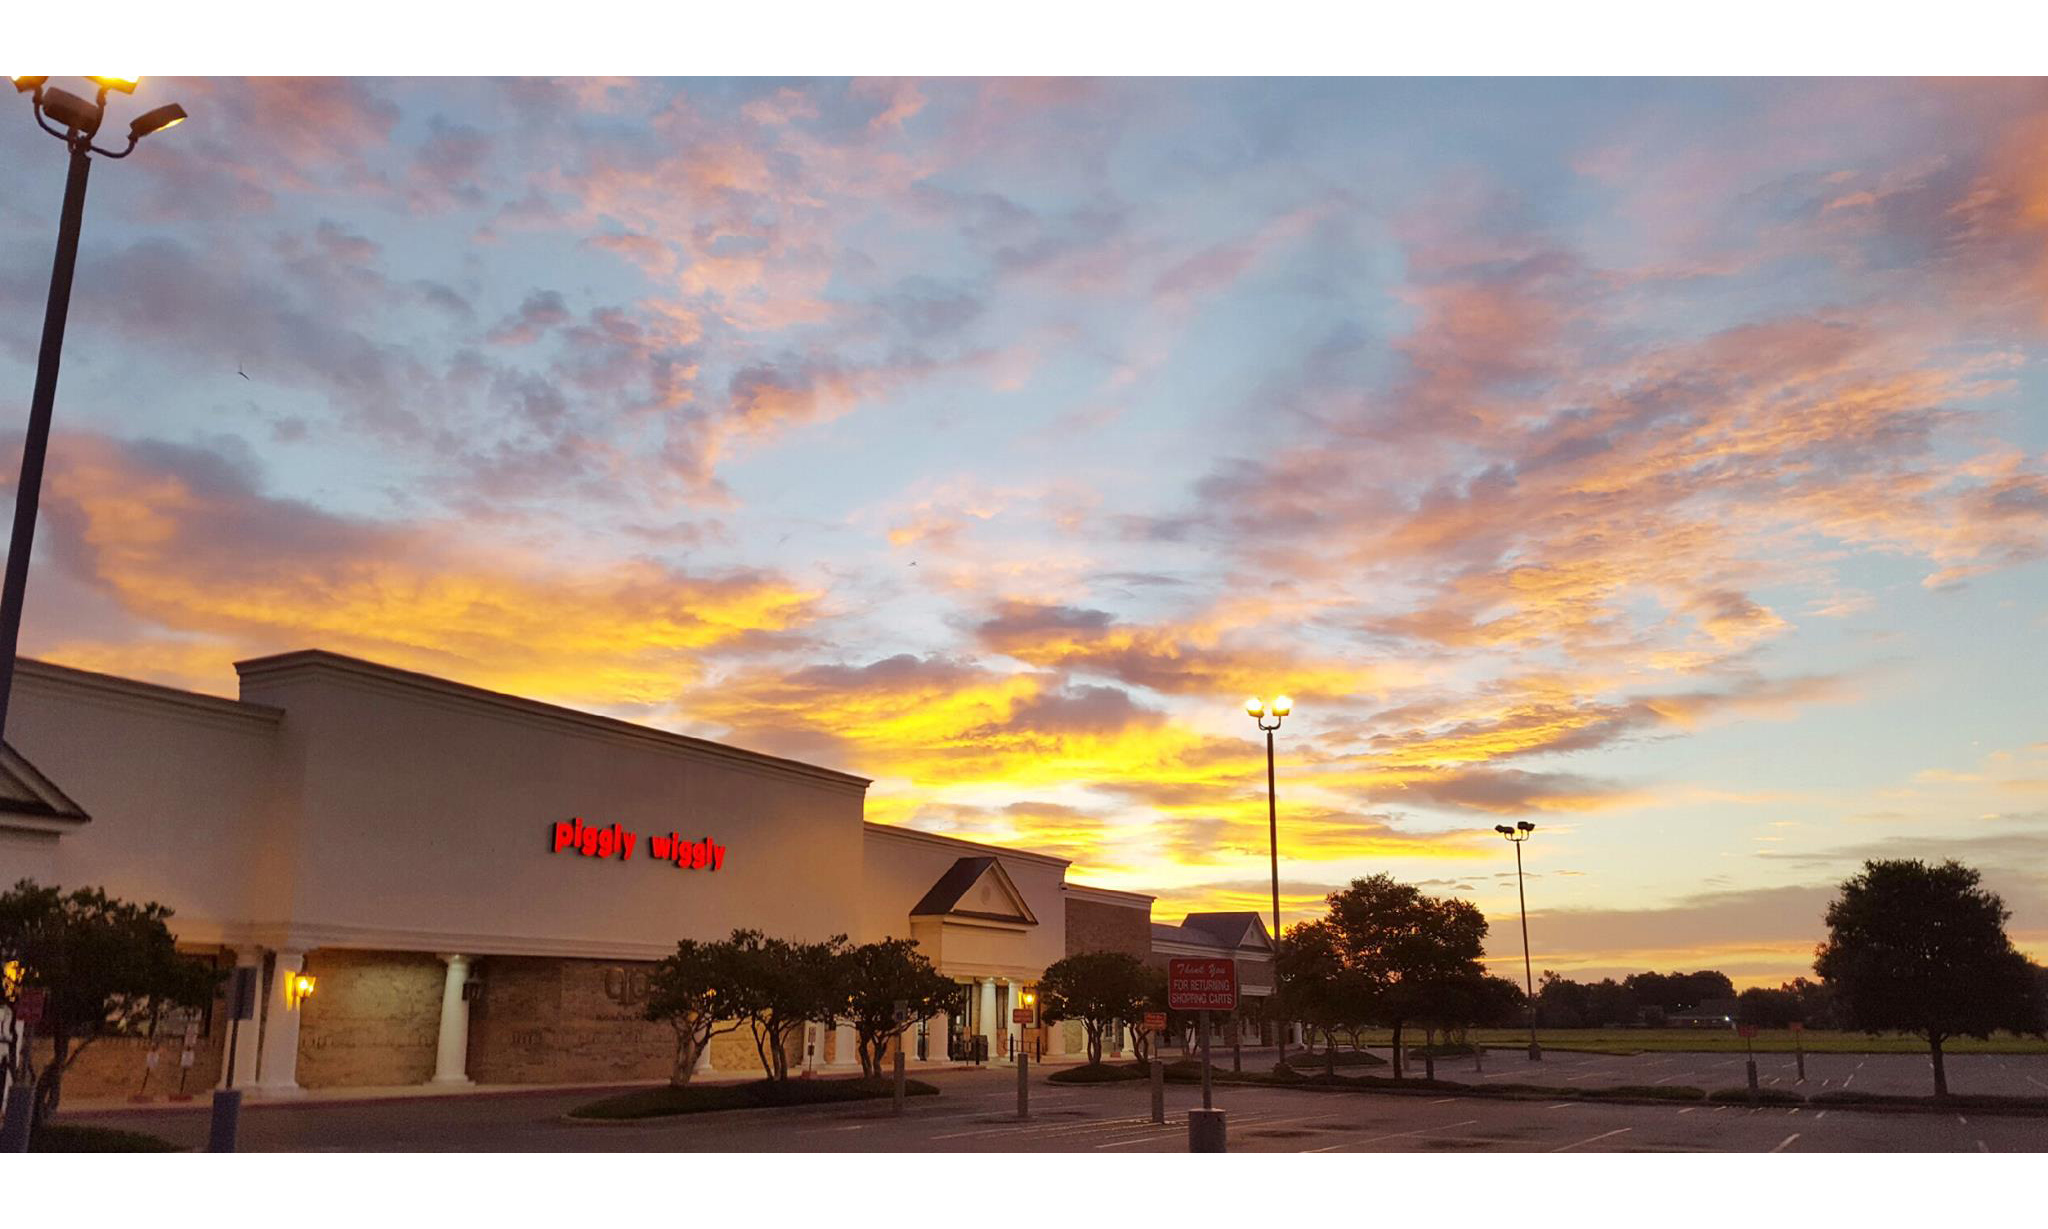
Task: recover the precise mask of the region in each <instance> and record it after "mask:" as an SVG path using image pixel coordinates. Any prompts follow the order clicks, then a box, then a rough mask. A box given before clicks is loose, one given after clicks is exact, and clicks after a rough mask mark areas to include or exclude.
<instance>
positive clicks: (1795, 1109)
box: [1785, 1105, 1799, 1118]
mask: <svg viewBox="0 0 2048 1229" xmlns="http://www.w3.org/2000/svg"><path fill="white" fill-rule="evenodd" d="M1798 1112H1799V1107H1798V1106H1796V1105H1795V1106H1793V1107H1792V1108H1791V1109H1790V1110H1787V1111H1786V1113H1785V1117H1787V1118H1790V1117H1791V1116H1792V1115H1794V1114H1796V1113H1798Z"/></svg>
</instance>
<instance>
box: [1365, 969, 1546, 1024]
mask: <svg viewBox="0 0 2048 1229" xmlns="http://www.w3.org/2000/svg"><path fill="white" fill-rule="evenodd" d="M1394 993H1395V994H1397V995H1402V996H1405V997H1406V998H1407V999H1408V1001H1409V1004H1410V1006H1409V1008H1408V1010H1409V1012H1410V1014H1411V1016H1412V1018H1413V1019H1414V1020H1415V1022H1416V1023H1417V1024H1420V1025H1422V1026H1423V1027H1425V1028H1427V1029H1429V1030H1430V1031H1431V1033H1435V1032H1437V1031H1442V1032H1445V1033H1457V1034H1462V1033H1464V1032H1465V1031H1466V1030H1468V1029H1470V1028H1473V1027H1475V1026H1476V1027H1479V1028H1501V1027H1505V1026H1507V1025H1511V1024H1519V1023H1522V1022H1523V1021H1525V1020H1527V1019H1528V1018H1529V1017H1528V1007H1527V1004H1528V997H1527V996H1526V995H1525V994H1523V992H1522V988H1521V987H1520V986H1518V985H1516V984H1515V983H1514V982H1512V981H1509V980H1508V979H1507V978H1505V977H1494V976H1492V975H1491V974H1487V973H1476V972H1470V973H1461V974H1458V975H1457V976H1455V977H1446V978H1436V979H1431V980H1427V981H1416V982H1408V983H1405V984H1403V985H1401V986H1398V987H1396V988H1395V991H1394ZM1431 1040H1432V1041H1434V1037H1432V1038H1431Z"/></svg>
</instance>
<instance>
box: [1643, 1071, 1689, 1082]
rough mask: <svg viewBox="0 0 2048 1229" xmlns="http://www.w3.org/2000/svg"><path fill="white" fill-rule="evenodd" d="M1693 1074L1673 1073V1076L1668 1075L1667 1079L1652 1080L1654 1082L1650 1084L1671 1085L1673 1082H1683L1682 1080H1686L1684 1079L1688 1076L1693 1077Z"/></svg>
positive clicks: (1685, 1072) (1684, 1072)
mask: <svg viewBox="0 0 2048 1229" xmlns="http://www.w3.org/2000/svg"><path fill="white" fill-rule="evenodd" d="M1691 1074H1692V1072H1690V1071H1679V1072H1675V1073H1673V1074H1671V1075H1667V1076H1665V1077H1664V1078H1663V1079H1661V1080H1652V1081H1650V1082H1651V1083H1652V1084H1666V1083H1669V1082H1671V1081H1672V1080H1682V1079H1684V1078H1685V1077H1686V1076H1688V1075H1691Z"/></svg>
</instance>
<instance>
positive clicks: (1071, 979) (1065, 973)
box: [1038, 952, 1158, 1065]
mask: <svg viewBox="0 0 2048 1229" xmlns="http://www.w3.org/2000/svg"><path fill="white" fill-rule="evenodd" d="M1157 972H1158V970H1156V969H1151V968H1148V967H1146V965H1145V962H1144V961H1142V960H1140V959H1138V958H1137V957H1136V956H1133V955H1130V954H1129V953H1126V952H1078V953H1076V954H1074V955H1072V956H1068V957H1066V958H1065V959H1063V960H1058V961H1055V962H1054V963H1053V964H1052V965H1051V966H1050V967H1048V968H1047V969H1046V970H1045V976H1043V977H1041V978H1039V980H1038V1008H1039V1012H1040V1014H1042V1015H1043V1016H1044V1017H1045V1018H1046V1019H1047V1020H1050V1021H1055V1022H1057V1021H1060V1020H1079V1021H1080V1022H1081V1027H1082V1029H1083V1030H1085V1031H1086V1033H1087V1035H1088V1062H1089V1063H1090V1064H1091V1065H1093V1064H1099V1063H1101V1062H1102V1036H1103V1033H1104V1032H1106V1031H1107V1030H1108V1029H1109V1028H1110V1027H1111V1026H1112V1025H1114V1024H1115V1023H1116V1022H1117V1021H1119V1020H1126V1021H1134V1022H1135V1021H1136V1020H1138V1019H1139V1018H1140V1017H1141V1016H1143V1015H1144V1013H1145V1012H1146V1011H1147V1010H1148V1009H1149V1007H1150V1004H1151V1002H1152V994H1153V990H1154V981H1155V980H1156V978H1155V975H1156V974H1157Z"/></svg>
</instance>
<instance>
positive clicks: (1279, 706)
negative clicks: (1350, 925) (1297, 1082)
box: [1244, 696, 1294, 1067]
mask: <svg viewBox="0 0 2048 1229" xmlns="http://www.w3.org/2000/svg"><path fill="white" fill-rule="evenodd" d="M1244 711H1245V713H1246V715H1248V716H1249V717H1250V718H1251V719H1252V720H1253V721H1255V722H1257V723H1258V726H1259V728H1260V729H1261V730H1264V731H1265V732H1266V841H1267V845H1266V848H1267V852H1268V854H1269V855H1270V857H1271V859H1272V863H1273V935H1272V938H1273V1002H1274V1005H1275V1006H1280V1005H1281V998H1280V806H1279V803H1278V802H1277V801H1276V797H1275V793H1274V789H1273V732H1274V731H1275V730H1278V729H1279V728H1280V723H1281V722H1282V721H1283V720H1285V719H1286V717H1287V715H1288V714H1289V713H1291V712H1293V711H1294V701H1292V700H1290V699H1288V698H1287V697H1286V696H1274V697H1273V702H1272V703H1271V704H1268V703H1266V702H1265V701H1264V700H1262V699H1260V698H1259V697H1258V696H1253V697H1252V698H1251V699H1249V700H1246V701H1245V702H1244ZM1269 723H1270V724H1269ZM1273 1033H1274V1040H1275V1041H1276V1042H1277V1043H1278V1045H1279V1047H1280V1055H1279V1058H1278V1060H1277V1061H1276V1063H1275V1064H1274V1065H1275V1066H1276V1067H1285V1066H1286V1065H1287V1013H1286V1011H1285V1009H1284V1007H1283V1008H1282V1010H1280V1011H1278V1012H1276V1013H1275V1018H1274V1021H1273Z"/></svg>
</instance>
